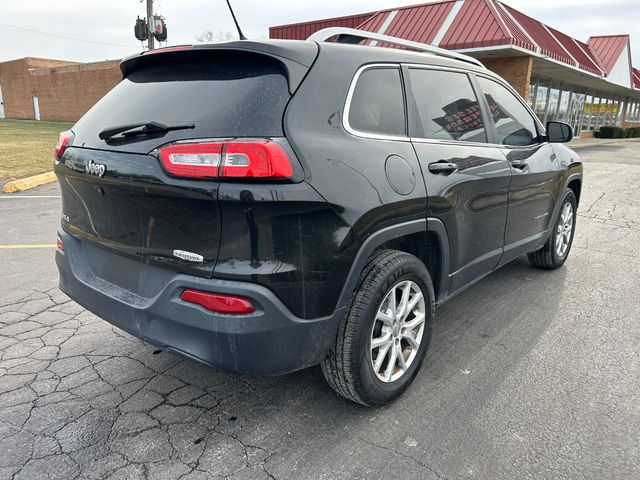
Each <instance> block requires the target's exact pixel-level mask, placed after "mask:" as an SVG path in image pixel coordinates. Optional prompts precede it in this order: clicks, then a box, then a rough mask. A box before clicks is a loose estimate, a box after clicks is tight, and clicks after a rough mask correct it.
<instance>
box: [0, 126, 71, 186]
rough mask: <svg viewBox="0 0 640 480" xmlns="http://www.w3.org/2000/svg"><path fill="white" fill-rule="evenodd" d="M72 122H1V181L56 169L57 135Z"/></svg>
mask: <svg viewBox="0 0 640 480" xmlns="http://www.w3.org/2000/svg"><path fill="white" fill-rule="evenodd" d="M71 125H72V124H71V123H65V122H36V121H33V120H0V152H2V156H1V157H0V182H6V181H8V180H15V179H17V178H24V177H29V176H31V175H36V174H38V173H44V172H48V171H50V170H52V169H53V149H54V147H55V145H56V142H57V141H58V134H59V133H60V132H62V131H64V130H69V129H70V128H71Z"/></svg>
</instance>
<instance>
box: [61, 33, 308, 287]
mask: <svg viewBox="0 0 640 480" xmlns="http://www.w3.org/2000/svg"><path fill="white" fill-rule="evenodd" d="M260 48H261V46H260V44H253V43H251V42H247V44H242V47H240V48H234V47H233V44H227V45H226V46H211V47H209V48H207V47H200V48H187V49H184V50H171V51H167V52H161V53H150V54H145V55H140V56H137V57H133V58H131V59H128V60H125V61H124V62H123V64H122V70H123V73H124V75H125V78H124V80H123V81H122V82H121V83H119V84H118V85H117V86H116V87H115V88H114V89H113V90H111V91H110V92H109V93H108V94H107V95H106V96H105V97H103V98H102V100H100V101H99V102H98V103H97V104H96V105H95V106H94V107H93V108H92V109H91V110H90V111H89V112H88V113H87V114H86V115H85V116H84V117H83V118H81V119H80V120H79V121H78V123H77V124H76V125H75V126H74V127H73V128H72V132H73V134H72V135H71V136H70V138H71V139H70V140H69V143H68V144H67V147H66V148H65V149H64V150H63V153H62V154H61V155H60V158H59V159H58V161H57V162H56V166H55V172H56V174H57V176H58V179H59V182H60V186H61V190H62V208H63V212H62V228H63V229H64V230H65V231H66V232H67V233H69V234H71V235H73V236H75V237H76V238H79V239H81V240H83V241H87V242H91V243H92V244H95V245H99V246H100V247H101V248H102V249H103V250H108V251H111V252H113V253H116V254H119V255H125V256H127V257H130V258H135V259H138V260H140V261H143V262H146V263H153V264H156V265H160V266H163V267H168V268H171V269H173V270H177V271H181V272H184V273H190V274H194V275H200V276H211V274H212V271H213V268H214V266H215V262H216V258H217V254H218V245H219V239H220V229H221V220H220V218H221V215H220V211H219V207H218V204H217V196H218V188H219V184H220V183H219V182H220V180H219V179H217V178H188V177H184V176H176V175H174V174H172V173H170V172H169V171H168V170H167V169H166V168H164V167H163V162H162V161H161V160H160V159H159V154H158V149H159V148H161V147H162V146H164V145H166V144H170V143H174V142H182V141H187V140H189V141H191V140H193V139H207V141H211V140H209V139H215V140H213V141H216V140H219V139H226V140H228V139H234V138H236V139H237V138H239V137H240V138H247V137H248V138H260V139H275V141H278V139H280V138H282V137H283V136H284V134H283V131H282V117H283V114H284V110H285V108H286V105H287V103H288V101H289V99H290V97H291V94H292V92H293V90H294V89H295V87H296V86H297V83H299V81H301V79H302V77H303V74H304V73H305V72H306V69H308V66H309V65H310V64H311V62H312V61H313V58H315V54H316V52H315V51H311V50H310V49H315V50H317V47H315V45H313V44H305V46H304V47H301V48H300V49H299V50H300V52H302V53H301V54H300V55H299V56H298V58H295V59H289V58H286V57H284V56H283V55H282V53H283V49H282V48H280V47H279V46H276V48H275V49H274V47H273V45H268V44H267V46H266V47H263V49H266V50H267V51H266V52H260V51H259V50H260ZM274 51H275V52H276V53H277V54H274ZM285 51H286V50H285ZM307 63H308V65H306V64H307ZM152 122H153V123H152ZM143 125H146V127H145V126H143ZM154 125H155V126H154ZM158 125H160V126H162V127H169V129H168V130H167V129H165V128H160V129H159V128H157V126H158ZM127 126H128V127H130V128H128V129H125V130H123V131H121V132H119V133H115V134H114V132H117V130H118V129H119V128H124V127H127ZM174 128H175V129H174ZM142 129H146V131H145V132H140V130H142ZM109 130H111V131H110V132H109ZM101 132H102V135H101ZM105 132H106V133H105ZM132 133H133V134H132ZM101 137H102V138H101ZM174 173H175V172H174Z"/></svg>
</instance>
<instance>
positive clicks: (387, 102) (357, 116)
mask: <svg viewBox="0 0 640 480" xmlns="http://www.w3.org/2000/svg"><path fill="white" fill-rule="evenodd" d="M405 123H406V121H405V114H404V98H403V94H402V83H401V80H400V70H398V69H397V68H371V69H368V70H365V71H364V72H362V74H361V75H360V77H359V78H358V83H357V84H356V87H355V90H354V92H353V98H352V99H351V106H350V108H349V125H350V126H351V128H353V129H354V130H357V131H359V132H366V133H376V134H381V135H395V136H398V135H406V128H405Z"/></svg>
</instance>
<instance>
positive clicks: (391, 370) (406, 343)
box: [369, 280, 426, 383]
mask: <svg viewBox="0 0 640 480" xmlns="http://www.w3.org/2000/svg"><path fill="white" fill-rule="evenodd" d="M425 319H426V313H425V300H424V295H423V293H422V290H421V289H420V287H419V286H418V284H417V283H415V282H412V281H410V280H405V281H402V282H399V283H397V284H396V285H394V286H393V287H391V289H390V290H389V291H388V292H387V294H386V295H385V296H384V298H383V299H382V303H381V304H380V306H379V307H378V311H377V314H376V318H375V321H374V322H373V328H372V330H371V341H370V353H369V360H370V362H371V366H372V367H373V371H374V372H375V374H376V376H377V377H378V379H379V380H381V381H383V382H385V383H389V382H395V381H396V380H398V379H399V378H400V377H402V376H403V375H404V374H405V373H406V371H407V370H408V369H409V367H410V366H411V364H412V363H413V362H414V360H415V359H416V356H417V354H418V350H419V349H420V343H421V342H422V338H423V335H424V327H425Z"/></svg>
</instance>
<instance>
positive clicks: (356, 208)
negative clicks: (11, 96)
mask: <svg viewBox="0 0 640 480" xmlns="http://www.w3.org/2000/svg"><path fill="white" fill-rule="evenodd" d="M121 69H122V72H123V81H122V82H121V83H120V84H119V85H117V86H116V87H115V88H114V89H113V90H112V91H111V92H109V93H108V94H107V95H106V96H105V97H104V98H103V99H102V100H100V101H99V102H98V103H97V104H96V105H95V106H94V107H93V108H92V109H91V110H90V111H89V112H88V113H87V114H86V115H85V116H84V117H83V118H82V119H80V120H79V121H78V123H77V124H76V125H74V127H73V128H72V130H71V131H69V132H64V133H63V134H61V137H60V142H59V144H58V146H57V149H56V157H57V158H56V165H55V172H56V174H57V176H58V179H59V182H60V185H61V190H62V199H63V206H62V222H61V228H60V230H59V233H58V235H59V239H58V244H59V248H58V251H57V254H56V261H57V264H58V268H59V271H60V287H61V289H62V290H63V291H65V292H66V293H67V294H68V295H69V296H70V297H71V298H73V299H74V300H76V301H77V302H78V303H79V304H81V305H83V306H84V307H86V308H87V309H88V310H90V311H92V312H94V313H95V314H97V315H99V316H100V317H102V318H104V319H105V320H107V321H108V322H110V323H112V324H113V325H116V326H117V327H119V328H121V329H123V330H125V331H127V332H129V333H131V334H133V335H135V336H137V337H139V338H141V339H142V340H144V341H146V342H149V343H151V344H154V345H157V346H160V347H161V348H163V349H165V350H168V351H172V352H175V353H178V354H181V355H184V356H187V357H189V358H192V359H194V360H197V361H199V362H203V363H205V364H207V365H211V366H215V367H219V368H222V369H224V370H227V371H231V372H238V373H248V374H257V375H275V374H284V373H287V372H291V371H294V370H298V369H301V368H305V367H309V366H312V365H316V364H318V363H320V364H321V365H322V371H323V373H324V375H325V377H326V378H327V380H328V382H329V383H330V385H331V386H332V387H333V388H334V389H335V390H336V391H337V392H338V393H340V394H341V395H343V396H345V397H346V398H349V399H351V400H354V401H356V402H359V403H362V404H365V405H380V404H384V403H387V402H389V401H391V400H393V399H394V398H396V397H397V396H399V395H400V394H401V393H402V392H403V391H404V390H405V389H406V388H407V386H408V385H409V384H410V383H411V381H412V380H413V378H414V377H415V375H416V374H417V372H418V370H419V368H420V365H421V363H422V361H423V359H424V356H425V353H426V349H427V346H428V343H429V338H430V332H431V326H432V321H433V316H434V309H435V306H436V304H438V303H441V302H443V301H445V300H446V299H448V298H450V297H451V296H452V295H454V294H456V293H457V292H459V291H461V290H462V289H463V288H465V287H466V286H468V285H469V284H471V283H473V282H474V281H475V280H477V279H478V278H480V277H482V276H484V275H486V274H488V273H490V272H491V271H493V270H495V269H497V268H499V267H500V266H502V265H503V264H505V263H506V262H508V261H510V260H512V259H514V258H516V257H518V256H520V255H522V254H525V253H528V254H529V255H530V259H531V261H532V263H533V264H534V265H536V266H539V267H542V268H556V267H558V266H560V265H562V264H563V263H564V261H565V259H566V257H567V255H568V252H569V249H570V246H571V240H572V237H573V229H574V228H575V212H576V208H577V202H578V198H579V194H580V187H581V181H582V168H581V164H580V162H579V159H578V158H577V156H576V155H575V153H574V152H572V151H571V150H569V149H567V148H566V147H563V146H561V145H559V144H557V143H554V141H565V140H567V139H570V134H568V133H567V132H566V126H564V125H562V124H554V123H552V124H550V125H549V126H548V128H547V131H545V129H544V128H543V126H542V125H540V123H539V121H538V120H537V119H536V118H535V116H534V115H532V113H531V112H530V110H529V109H528V107H527V106H526V104H524V103H523V102H522V100H521V99H520V98H519V97H517V95H515V94H514V92H513V91H512V90H511V89H510V87H508V86H507V85H506V84H505V83H504V82H503V81H502V80H501V79H500V78H499V77H497V76H496V75H494V74H492V73H490V72H489V71H487V70H486V69H484V68H483V67H482V66H481V65H479V64H478V62H476V61H472V60H471V59H469V61H465V59H464V58H462V59H452V58H447V57H443V56H436V55H426V54H423V53H415V52H410V51H404V50H399V49H388V48H367V47H363V46H360V45H344V44H340V43H334V42H315V41H306V42H296V41H264V42H249V41H241V42H231V43H226V44H216V45H199V46H193V47H191V46H189V47H173V48H169V49H164V50H160V51H154V52H149V53H145V54H141V55H138V56H134V57H131V58H128V59H126V60H124V61H123V63H122V65H121Z"/></svg>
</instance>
